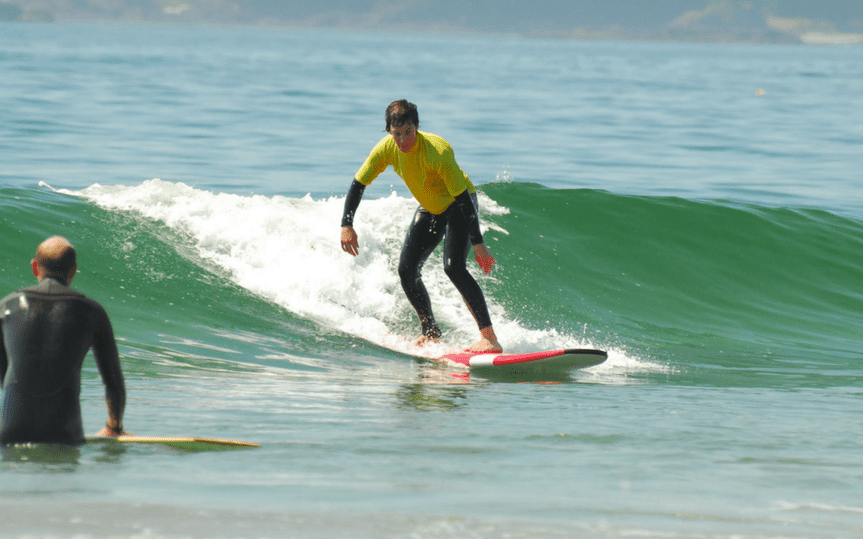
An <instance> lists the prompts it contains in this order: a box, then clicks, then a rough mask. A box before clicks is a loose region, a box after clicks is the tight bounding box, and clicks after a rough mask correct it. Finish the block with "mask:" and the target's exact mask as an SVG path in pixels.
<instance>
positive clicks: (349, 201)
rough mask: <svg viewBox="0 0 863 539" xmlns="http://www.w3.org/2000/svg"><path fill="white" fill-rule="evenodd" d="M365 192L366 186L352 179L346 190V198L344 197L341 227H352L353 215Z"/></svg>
mask: <svg viewBox="0 0 863 539" xmlns="http://www.w3.org/2000/svg"><path fill="white" fill-rule="evenodd" d="M365 190H366V186H365V185H363V184H361V183H360V182H358V181H357V180H356V178H354V180H353V181H352V182H351V187H350V189H348V196H347V197H345V211H344V213H343V214H342V226H354V214H355V213H356V212H357V208H359V206H360V200H362V198H363V192H364V191H365Z"/></svg>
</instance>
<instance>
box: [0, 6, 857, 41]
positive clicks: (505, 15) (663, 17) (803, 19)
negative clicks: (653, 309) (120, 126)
mask: <svg viewBox="0 0 863 539" xmlns="http://www.w3.org/2000/svg"><path fill="white" fill-rule="evenodd" d="M0 20H7V21H25V22H26V21H58V22H67V21H82V20H90V21H93V20H105V21H149V22H179V23H190V24H246V25H271V26H280V25H287V26H307V27H308V26H310V27H336V28H362V29H376V30H390V31H422V32H495V33H514V34H520V35H526V36H545V37H561V38H566V37H575V38H596V39H603V38H604V39H673V40H685V41H754V42H820V41H826V42H830V41H833V42H846V43H855V42H863V8H861V7H860V6H859V5H858V4H857V3H856V2H850V1H847V0H662V1H661V2H647V1H644V0H605V1H604V2H596V1H595V0H594V1H587V0H423V1H420V0H318V1H317V2H309V1H308V0H304V1H298V0H0Z"/></svg>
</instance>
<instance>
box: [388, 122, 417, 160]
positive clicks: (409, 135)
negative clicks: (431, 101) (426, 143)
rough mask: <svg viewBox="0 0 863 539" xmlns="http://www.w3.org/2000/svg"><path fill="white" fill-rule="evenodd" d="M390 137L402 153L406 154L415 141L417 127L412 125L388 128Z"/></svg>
mask: <svg viewBox="0 0 863 539" xmlns="http://www.w3.org/2000/svg"><path fill="white" fill-rule="evenodd" d="M390 135H391V136H392V137H393V140H395V141H396V144H397V145H398V147H399V150H401V151H402V153H408V152H409V151H411V148H413V147H414V144H415V143H416V141H417V126H415V125H414V124H404V125H400V126H398V127H396V126H391V127H390Z"/></svg>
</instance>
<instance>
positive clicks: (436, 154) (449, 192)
mask: <svg viewBox="0 0 863 539" xmlns="http://www.w3.org/2000/svg"><path fill="white" fill-rule="evenodd" d="M390 165H392V167H393V170H395V172H396V174H398V175H399V176H400V177H401V178H402V180H404V182H405V185H406V186H407V188H408V189H410V192H411V194H413V196H414V198H416V199H417V202H419V203H420V205H421V206H422V207H423V208H425V209H426V210H428V211H429V212H430V213H433V214H435V215H439V214H441V213H443V212H444V210H446V209H447V208H448V207H449V206H450V204H452V203H453V202H454V201H455V197H456V196H458V195H460V194H461V193H462V192H464V190H465V189H467V191H468V193H473V192H475V191H476V190H475V189H474V186H473V183H471V181H470V179H469V178H468V177H467V175H466V174H465V173H464V172H463V171H462V169H461V168H460V167H459V166H458V163H456V162H455V154H454V153H453V151H452V147H451V146H450V145H449V143H448V142H447V141H446V140H444V139H443V138H442V137H439V136H437V135H434V134H432V133H424V132H422V131H417V139H416V142H415V143H414V147H413V148H411V151H409V152H408V153H403V152H402V151H401V150H399V147H398V145H397V144H396V142H395V140H394V139H393V137H391V136H390V135H387V136H385V137H384V138H382V139H381V140H380V142H378V143H377V144H376V145H375V147H374V148H372V151H371V153H370V154H369V156H368V158H367V159H366V161H365V163H363V166H361V167H360V169H359V171H357V175H356V180H357V181H358V182H360V183H361V184H363V185H369V184H370V183H372V181H374V179H375V178H377V177H378V176H379V175H380V173H381V172H383V171H384V170H386V168H387V166H390Z"/></svg>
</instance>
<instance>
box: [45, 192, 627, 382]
mask: <svg viewBox="0 0 863 539" xmlns="http://www.w3.org/2000/svg"><path fill="white" fill-rule="evenodd" d="M49 187H50V186H49ZM58 191H59V192H64V193H66V194H70V195H74V196H79V197H83V198H85V199H87V200H89V201H91V202H93V203H95V204H97V205H99V206H101V207H103V208H106V209H109V210H112V211H126V212H132V213H135V214H138V215H141V216H143V217H145V218H147V219H151V220H154V221H160V222H162V223H164V224H165V225H166V226H168V227H170V228H171V229H173V230H175V231H176V232H178V233H179V234H180V235H182V236H184V237H188V238H189V241H190V243H191V247H192V249H194V251H195V252H196V254H197V256H199V257H200V258H201V259H202V260H204V261H207V262H208V263H210V264H212V265H213V266H215V267H216V268H219V269H220V270H221V271H224V272H225V273H226V275H227V276H228V277H229V278H230V279H231V280H233V281H234V282H236V283H237V284H238V285H240V286H242V287H244V288H246V289H248V290H250V291H252V292H253V293H255V294H258V295H260V296H262V297H264V298H266V299H268V300H270V301H273V302H274V303H277V304H278V305H280V306H282V307H284V308H286V309H288V310H289V311H291V312H293V313H296V314H298V315H300V316H303V317H306V318H309V319H312V320H315V321H316V322H318V323H321V324H323V325H325V326H327V327H331V328H333V329H336V330H339V331H342V332H345V333H349V334H352V335H356V336H359V337H362V338H364V339H366V340H369V341H371V342H374V343H377V344H380V345H382V346H386V347H388V348H392V349H396V350H400V351H402V352H406V353H410V354H413V355H422V356H426V357H439V356H441V355H442V354H444V353H446V352H452V351H454V350H457V349H459V348H462V347H464V346H465V344H468V343H470V342H473V341H474V340H476V339H477V338H478V333H477V328H476V323H475V322H474V320H473V318H472V317H471V315H470V313H469V312H468V310H467V308H466V307H465V305H464V302H463V301H462V299H461V296H460V295H459V294H458V292H457V291H456V290H455V288H454V287H453V286H452V283H451V282H450V281H449V279H448V278H447V277H446V275H445V274H444V272H443V268H442V264H441V263H440V260H439V258H437V255H432V258H430V259H429V261H428V262H427V263H426V265H425V267H424V268H423V280H424V282H425V284H426V288H427V289H428V291H429V295H430V296H431V300H432V305H433V307H434V311H435V317H436V318H437V319H438V321H439V323H440V324H441V326H442V327H443V328H445V332H444V336H443V339H442V341H441V342H440V343H436V344H434V345H429V346H425V347H422V348H418V347H416V346H414V345H413V344H412V342H413V339H414V337H415V335H417V334H418V324H417V322H416V315H415V313H414V312H413V309H412V308H411V306H410V304H409V303H408V301H407V299H406V298H405V296H404V293H403V292H402V289H401V285H400V284H399V280H398V275H397V265H398V258H399V253H400V250H401V244H402V240H403V237H404V233H405V230H406V228H407V225H408V223H409V222H410V219H411V217H412V216H413V213H414V211H415V209H416V202H415V201H414V200H413V199H408V198H404V197H401V196H399V195H397V194H396V193H395V192H393V193H392V194H391V195H390V196H388V197H385V198H380V199H364V200H363V202H362V204H361V205H360V208H359V211H358V212H357V218H356V221H355V228H356V230H357V234H358V236H359V242H360V253H359V255H358V256H357V257H352V256H350V255H348V254H346V253H344V252H343V251H342V250H341V246H340V242H339V233H340V226H339V223H340V221H341V215H342V210H343V207H344V197H331V198H327V199H321V200H315V199H313V198H312V197H311V196H309V195H306V196H305V197H302V198H289V197H284V196H272V197H265V196H260V195H249V196H241V195H236V194H228V193H213V192H210V191H205V190H201V189H197V188H194V187H190V186H188V185H185V184H183V183H173V182H166V181H162V180H159V179H152V180H148V181H144V182H143V183H141V184H140V185H133V186H124V185H114V186H102V185H99V184H94V185H91V186H90V187H88V188H86V189H84V190H82V191H78V192H73V191H66V190H58ZM479 197H480V208H481V220H482V222H483V226H484V228H485V229H486V230H487V229H489V228H490V227H494V229H495V230H496V231H499V232H501V233H503V234H507V232H506V231H505V230H504V229H502V228H501V227H500V226H499V225H497V224H495V223H493V222H490V220H489V217H491V216H494V215H504V214H507V213H509V209H508V208H505V207H502V206H500V205H498V204H497V203H496V202H495V201H493V200H491V199H490V198H488V197H487V196H485V195H484V194H482V193H480V194H479ZM492 247H493V246H492ZM473 266H475V264H473V265H472V267H471V271H472V272H473V274H474V275H475V276H476V277H477V279H478V280H479V281H480V284H481V285H482V283H483V281H484V280H486V279H494V278H495V277H494V274H492V275H491V276H485V275H483V274H482V272H481V271H480V270H479V268H478V267H473ZM484 288H485V287H484ZM487 301H488V304H489V310H490V312H491V316H492V319H493V320H494V322H495V329H496V332H497V333H498V336H499V337H500V338H501V340H502V343H503V345H504V346H505V347H506V349H507V351H511V352H527V351H533V350H540V349H549V348H583V347H594V346H593V344H592V343H591V341H590V340H589V339H588V338H587V337H586V335H566V334H561V333H559V332H558V331H556V330H553V329H546V330H534V329H528V328H525V327H523V326H521V324H520V323H519V322H518V321H517V320H516V319H514V318H513V317H512V316H510V315H509V314H508V313H507V312H506V311H505V309H504V308H503V307H502V306H500V305H499V304H497V303H496V302H495V301H494V298H492V297H490V296H489V295H488V294H487ZM630 361H631V359H630V358H628V356H626V355H625V354H624V353H615V352H614V351H611V353H610V357H609V361H607V362H606V364H604V365H600V366H598V367H594V369H597V368H602V369H608V368H611V369H614V368H620V367H621V366H622V365H627V364H628V363H629V362H630ZM635 361H637V360H635ZM628 366H631V365H628Z"/></svg>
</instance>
